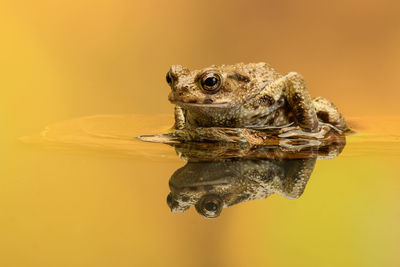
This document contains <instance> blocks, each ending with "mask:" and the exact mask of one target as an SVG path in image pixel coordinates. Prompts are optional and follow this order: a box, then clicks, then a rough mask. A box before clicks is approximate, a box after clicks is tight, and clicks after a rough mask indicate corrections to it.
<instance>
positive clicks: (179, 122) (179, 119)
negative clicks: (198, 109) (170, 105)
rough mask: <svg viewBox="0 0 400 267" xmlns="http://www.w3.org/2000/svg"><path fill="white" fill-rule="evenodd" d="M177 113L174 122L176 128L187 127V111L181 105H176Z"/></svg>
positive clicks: (175, 112) (175, 111)
mask: <svg viewBox="0 0 400 267" xmlns="http://www.w3.org/2000/svg"><path fill="white" fill-rule="evenodd" d="M174 115H175V123H174V127H173V129H174V130H182V129H183V128H185V123H186V118H185V111H184V110H183V108H181V107H179V106H175V110H174Z"/></svg>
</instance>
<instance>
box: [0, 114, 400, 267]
mask: <svg viewBox="0 0 400 267" xmlns="http://www.w3.org/2000/svg"><path fill="white" fill-rule="evenodd" d="M350 122H351V124H352V125H354V128H355V129H356V130H357V131H358V133H356V134H354V135H351V136H348V137H347V144H346V147H345V148H344V150H343V151H342V153H341V154H340V155H339V156H338V157H335V158H333V159H330V160H317V162H316V164H315V167H314V170H313V172H312V175H311V177H310V178H309V180H308V183H307V185H306V187H305V190H304V192H303V194H301V196H300V197H298V198H297V199H288V198H285V197H284V196H282V195H279V194H272V195H270V196H268V197H267V198H266V199H263V200H252V201H246V202H242V203H238V204H236V205H233V206H231V207H229V208H225V209H224V210H223V212H222V214H221V215H220V216H219V217H218V218H216V219H206V218H204V217H202V216H200V215H199V214H198V213H197V212H196V211H195V209H194V208H193V207H191V208H189V209H188V210H186V211H185V212H182V213H172V212H171V210H170V208H169V206H168V205H167V196H168V194H169V193H170V188H169V185H168V183H169V179H170V178H171V176H172V175H173V174H174V172H175V171H176V170H177V169H179V168H181V167H183V166H184V165H185V162H184V161H182V160H181V159H179V158H178V157H177V155H176V152H175V150H174V149H173V148H172V147H169V146H167V145H162V144H151V143H143V142H139V141H138V140H136V139H135V138H134V137H135V136H136V135H139V134H143V133H159V132H162V131H165V130H167V129H168V127H169V126H170V125H171V118H170V117H169V116H155V117H154V118H153V119H149V117H146V116H138V115H121V116H94V117H86V118H79V119H75V120H71V121H68V122H62V123H58V124H55V125H53V126H50V127H48V128H47V130H46V131H45V132H44V133H42V134H41V135H37V136H33V137H24V138H22V141H23V142H18V143H17V142H16V143H15V144H14V145H13V150H14V153H10V154H9V155H8V156H5V157H4V159H3V162H4V166H5V168H3V173H2V179H1V187H0V206H1V211H2V216H1V220H0V236H1V237H2V242H0V246H1V247H0V248H1V249H0V251H1V253H0V255H1V258H2V261H3V262H6V263H8V265H3V266H36V265H40V266H140V265H142V266H143V265H149V266H166V265H174V266H188V265H190V266H221V265H226V266H266V265H271V266H302V265H304V266H398V265H399V258H398V249H399V246H400V230H399V228H398V221H399V219H400V208H399V206H398V203H399V200H400V197H399V193H398V192H400V181H399V177H400V175H399V174H400V171H399V169H398V162H399V159H400V145H399V136H400V135H399V134H400V131H399V128H400V127H399V126H398V123H397V122H398V118H384V119H383V118H351V119H350Z"/></svg>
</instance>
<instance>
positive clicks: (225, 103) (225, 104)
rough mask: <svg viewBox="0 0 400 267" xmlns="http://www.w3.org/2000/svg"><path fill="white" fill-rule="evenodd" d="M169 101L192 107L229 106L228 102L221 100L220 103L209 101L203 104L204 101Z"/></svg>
mask: <svg viewBox="0 0 400 267" xmlns="http://www.w3.org/2000/svg"><path fill="white" fill-rule="evenodd" d="M171 103H173V104H175V105H178V106H181V107H184V108H185V107H186V108H190V107H194V108H202V107H204V108H229V107H230V106H231V105H230V103H228V102H221V103H210V104H204V103H187V102H181V101H171Z"/></svg>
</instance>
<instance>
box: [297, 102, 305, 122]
mask: <svg viewBox="0 0 400 267" xmlns="http://www.w3.org/2000/svg"><path fill="white" fill-rule="evenodd" d="M295 113H296V120H297V121H298V122H299V123H304V122H305V116H304V115H305V114H304V108H303V107H302V106H297V107H296V108H295Z"/></svg>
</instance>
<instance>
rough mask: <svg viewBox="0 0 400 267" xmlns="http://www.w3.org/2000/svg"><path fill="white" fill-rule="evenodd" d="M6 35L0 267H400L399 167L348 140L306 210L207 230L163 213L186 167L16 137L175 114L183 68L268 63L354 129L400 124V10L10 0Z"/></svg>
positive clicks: (269, 208)
mask: <svg viewBox="0 0 400 267" xmlns="http://www.w3.org/2000/svg"><path fill="white" fill-rule="evenodd" d="M0 33H1V35H0V36H1V42H0V93H1V95H0V96H1V97H0V125H1V131H0V145H1V154H0V164H1V165H0V266H2V267H3V266H223V265H225V266H399V265H400V258H399V257H398V251H399V249H400V242H399V241H400V232H399V227H398V222H399V219H400V210H399V208H398V203H399V197H398V192H399V189H400V183H399V181H398V178H399V172H398V170H397V168H396V166H397V165H398V157H393V156H390V157H389V156H385V155H382V154H379V155H374V154H372V155H363V156H350V155H347V153H349V154H351V148H352V146H351V143H350V144H349V145H348V146H347V147H346V149H345V152H344V153H343V155H342V156H341V157H339V158H336V159H334V160H331V161H320V162H318V163H317V167H316V169H315V172H314V174H313V176H312V178H311V180H310V183H309V184H308V186H307V188H306V191H305V193H304V195H303V196H302V197H301V198H300V199H299V200H286V199H284V198H283V197H280V196H272V197H270V198H269V199H268V200H263V201H261V200H258V201H252V202H249V203H244V204H239V205H237V206H235V207H232V208H229V209H225V210H224V211H223V213H222V215H221V218H219V219H217V220H206V219H204V218H201V217H200V216H198V215H197V214H196V213H195V212H194V210H193V208H191V209H190V210H189V211H187V212H185V213H184V214H178V215H175V214H171V213H170V211H169V210H168V207H167V205H166V203H165V198H166V196H167V194H168V192H169V189H168V179H169V176H170V175H171V174H172V173H173V172H174V170H175V169H177V168H178V167H181V166H182V165H183V162H181V161H179V160H178V159H176V161H168V162H163V161H154V162H153V161H146V160H143V159H140V158H118V157H109V156H107V155H104V154H102V155H94V154H74V153H60V152H59V153H57V152H54V151H42V150H40V149H32V148H27V147H26V146H25V145H23V144H21V143H19V142H18V140H17V139H18V137H20V136H22V135H29V134H33V133H37V132H39V131H40V130H42V129H43V128H44V126H46V125H48V124H50V123H53V122H57V121H61V120H64V119H68V118H73V117H80V116H86V115H93V114H119V113H141V114H149V115H151V114H159V113H171V112H172V106H171V105H170V104H169V103H168V101H167V95H168V91H169V88H168V86H167V84H166V82H165V73H166V72H167V71H168V69H169V66H170V65H172V64H182V65H185V66H187V67H189V68H202V67H205V66H208V65H211V64H233V63H237V62H258V61H266V62H268V63H270V64H271V65H272V66H274V67H275V68H276V69H277V70H278V71H280V72H282V73H287V72H289V71H297V72H299V73H301V74H302V75H303V76H304V78H305V80H306V82H307V85H308V88H309V91H310V92H311V94H312V95H313V96H318V95H321V96H324V97H326V98H328V99H330V100H332V101H333V102H334V103H335V104H336V105H337V106H338V107H339V108H340V110H341V111H343V113H344V114H345V116H347V117H352V116H389V115H390V116H391V115H399V114H400V112H399V107H398V99H399V98H400V90H399V86H398V80H399V71H400V2H399V1H395V0H379V1H378V0H375V1H368V0H363V1H362V0H351V1H294V0H292V1H289V0H283V1H261V0H259V1H174V0H171V1H128V0H126V1H121V0H115V1H102V0H96V1H92V0H86V1H50V0H49V1H44V0H37V1H18V0H17V1H3V2H2V3H1V7H0ZM168 153H170V154H173V153H174V152H173V151H172V149H171V151H170V152H168Z"/></svg>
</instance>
